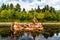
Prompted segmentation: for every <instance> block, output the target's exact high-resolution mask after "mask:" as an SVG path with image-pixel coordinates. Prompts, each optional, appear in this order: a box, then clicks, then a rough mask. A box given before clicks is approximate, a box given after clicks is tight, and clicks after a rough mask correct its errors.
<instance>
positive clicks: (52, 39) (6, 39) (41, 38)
mask: <svg viewBox="0 0 60 40" xmlns="http://www.w3.org/2000/svg"><path fill="white" fill-rule="evenodd" d="M29 37H30V38H32V40H33V37H32V36H31V35H29ZM22 38H28V37H26V34H24V35H23V36H22V37H19V38H18V40H21V39H22ZM0 40H11V39H10V37H1V36H0ZM14 40H16V37H14ZM35 40H60V33H59V34H58V35H56V34H54V36H52V37H48V38H47V39H46V38H44V36H43V35H42V34H40V35H39V36H36V37H35Z"/></svg>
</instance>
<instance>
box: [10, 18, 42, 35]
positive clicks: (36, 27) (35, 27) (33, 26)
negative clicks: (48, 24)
mask: <svg viewBox="0 0 60 40" xmlns="http://www.w3.org/2000/svg"><path fill="white" fill-rule="evenodd" d="M11 31H12V34H13V35H17V34H18V33H19V32H21V31H24V32H27V31H33V32H34V31H39V32H41V31H43V25H42V24H41V23H38V20H37V19H36V18H35V17H34V18H33V20H32V23H26V24H24V25H23V26H21V25H20V24H19V23H18V22H13V23H12V24H11Z"/></svg>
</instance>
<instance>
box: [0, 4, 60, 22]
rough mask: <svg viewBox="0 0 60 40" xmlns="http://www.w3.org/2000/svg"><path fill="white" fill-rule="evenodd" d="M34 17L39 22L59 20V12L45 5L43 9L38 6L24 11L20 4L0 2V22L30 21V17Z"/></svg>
mask: <svg viewBox="0 0 60 40" xmlns="http://www.w3.org/2000/svg"><path fill="white" fill-rule="evenodd" d="M34 17H36V18H37V19H38V21H39V22H47V21H60V12H56V11H55V9H54V8H53V7H49V6H48V5H46V6H45V7H44V8H43V9H40V7H39V6H38V7H37V8H35V9H33V8H32V9H31V10H29V11H28V12H26V10H25V8H23V10H22V11H21V8H20V5H19V4H16V5H15V6H14V5H13V4H12V3H11V4H10V5H9V4H7V5H5V4H4V3H3V4H2V6H1V8H0V22H13V21H19V22H32V19H33V18H34Z"/></svg>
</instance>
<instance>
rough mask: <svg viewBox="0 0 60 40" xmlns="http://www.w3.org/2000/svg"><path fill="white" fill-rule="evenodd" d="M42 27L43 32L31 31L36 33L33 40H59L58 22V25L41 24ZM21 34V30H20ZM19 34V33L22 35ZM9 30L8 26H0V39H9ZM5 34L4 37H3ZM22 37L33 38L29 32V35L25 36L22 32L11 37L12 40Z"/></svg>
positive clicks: (19, 39) (59, 29)
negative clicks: (17, 35)
mask: <svg viewBox="0 0 60 40" xmlns="http://www.w3.org/2000/svg"><path fill="white" fill-rule="evenodd" d="M43 27H44V33H38V32H35V33H32V34H37V36H35V40H60V24H58V25H55V24H54V25H52V24H51V25H49V24H48V25H43ZM21 33H22V34H23V32H21ZM22 34H21V35H22ZM10 35H11V31H10V26H8V27H7V26H3V27H1V26H0V40H11V37H10ZM5 36H6V37H5ZM24 38H26V39H27V38H31V40H33V39H34V37H32V35H31V34H29V37H27V36H26V35H25V33H24V35H22V36H19V37H14V38H12V39H13V40H21V39H23V40H24Z"/></svg>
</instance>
